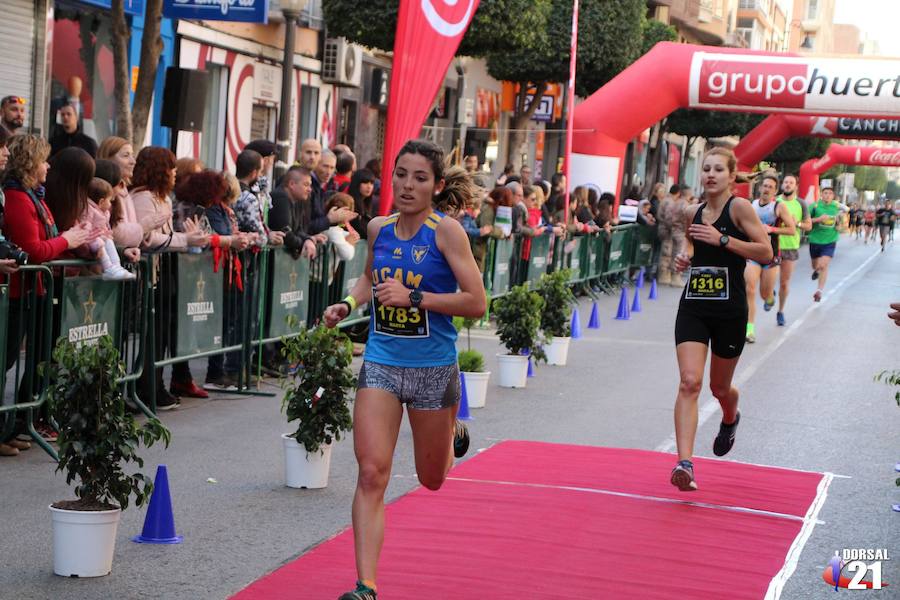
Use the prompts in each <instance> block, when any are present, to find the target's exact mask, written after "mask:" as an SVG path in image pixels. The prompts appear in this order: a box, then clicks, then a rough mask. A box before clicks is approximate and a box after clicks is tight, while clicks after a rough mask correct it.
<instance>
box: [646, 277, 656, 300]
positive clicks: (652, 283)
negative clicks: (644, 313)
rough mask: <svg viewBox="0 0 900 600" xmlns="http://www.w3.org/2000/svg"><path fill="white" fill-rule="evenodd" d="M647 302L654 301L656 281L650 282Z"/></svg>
mask: <svg viewBox="0 0 900 600" xmlns="http://www.w3.org/2000/svg"><path fill="white" fill-rule="evenodd" d="M647 300H656V279H654V280H653V281H651V282H650V295H649V296H647Z"/></svg>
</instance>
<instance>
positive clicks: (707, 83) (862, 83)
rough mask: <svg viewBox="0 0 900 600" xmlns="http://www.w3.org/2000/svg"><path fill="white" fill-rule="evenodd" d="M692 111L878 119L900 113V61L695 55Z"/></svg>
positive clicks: (692, 68) (693, 60)
mask: <svg viewBox="0 0 900 600" xmlns="http://www.w3.org/2000/svg"><path fill="white" fill-rule="evenodd" d="M689 94H690V104H689V105H690V107H691V108H715V109H718V110H723V109H724V110H740V109H741V108H745V107H748V106H749V107H754V108H757V107H760V106H765V107H767V108H768V109H770V110H773V111H776V110H782V111H786V112H819V113H823V114H862V115H877V114H881V113H888V112H892V111H895V110H896V106H897V102H898V99H900V73H898V71H897V61H895V60H894V61H887V60H865V61H862V60H847V59H837V58H818V57H811V56H806V57H795V56H759V55H756V56H746V55H731V56H723V55H722V54H710V53H708V52H697V53H695V54H694V56H693V59H692V61H691V75H690V90H689Z"/></svg>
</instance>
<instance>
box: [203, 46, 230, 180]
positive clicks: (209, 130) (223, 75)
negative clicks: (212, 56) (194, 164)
mask: <svg viewBox="0 0 900 600" xmlns="http://www.w3.org/2000/svg"><path fill="white" fill-rule="evenodd" d="M205 69H206V72H207V73H209V90H208V91H207V95H206V113H205V114H204V115H203V133H202V134H201V135H200V160H202V161H203V164H205V165H206V166H207V167H209V168H210V169H222V168H224V167H225V119H226V117H227V113H228V109H227V107H228V67H223V66H221V65H213V64H207V65H206V67H205Z"/></svg>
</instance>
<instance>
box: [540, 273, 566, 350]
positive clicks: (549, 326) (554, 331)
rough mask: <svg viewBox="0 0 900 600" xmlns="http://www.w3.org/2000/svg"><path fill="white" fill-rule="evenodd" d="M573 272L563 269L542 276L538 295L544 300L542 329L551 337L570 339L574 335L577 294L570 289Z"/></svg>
mask: <svg viewBox="0 0 900 600" xmlns="http://www.w3.org/2000/svg"><path fill="white" fill-rule="evenodd" d="M569 279H571V271H570V270H569V269H563V270H562V271H554V272H553V273H547V274H545V275H541V279H540V281H539V282H538V287H537V290H536V291H537V293H538V294H539V295H540V296H541V298H542V299H543V300H544V306H543V307H542V308H541V329H542V330H543V331H544V334H545V335H547V336H550V337H569V336H571V335H572V307H573V306H574V305H575V303H576V300H575V294H573V293H572V288H571V287H569Z"/></svg>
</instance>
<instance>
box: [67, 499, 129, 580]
mask: <svg viewBox="0 0 900 600" xmlns="http://www.w3.org/2000/svg"><path fill="white" fill-rule="evenodd" d="M50 513H51V515H52V516H53V572H54V573H56V574H57V575H62V576H63V577H102V576H104V575H109V573H110V571H112V561H113V550H115V547H116V530H117V529H118V527H119V518H120V517H121V516H122V511H121V510H120V509H118V508H116V509H114V510H98V511H82V510H64V509H62V508H53V507H52V506H51V507H50Z"/></svg>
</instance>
